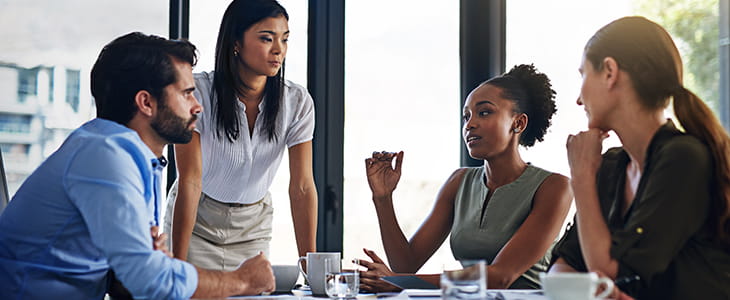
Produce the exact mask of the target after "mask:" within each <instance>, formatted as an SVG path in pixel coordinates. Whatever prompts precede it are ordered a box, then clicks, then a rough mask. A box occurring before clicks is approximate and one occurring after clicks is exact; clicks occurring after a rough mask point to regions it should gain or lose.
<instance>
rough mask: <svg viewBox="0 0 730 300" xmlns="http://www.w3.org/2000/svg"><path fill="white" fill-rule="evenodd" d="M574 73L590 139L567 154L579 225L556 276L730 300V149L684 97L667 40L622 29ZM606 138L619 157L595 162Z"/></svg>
mask: <svg viewBox="0 0 730 300" xmlns="http://www.w3.org/2000/svg"><path fill="white" fill-rule="evenodd" d="M580 73H581V75H582V77H583V84H582V87H581V92H580V97H579V98H578V104H579V105H584V107H585V111H586V113H587V115H588V128H589V129H588V130H587V131H583V132H580V133H578V134H576V135H570V136H569V137H568V140H567V143H566V144H567V149H568V161H569V163H570V169H571V178H572V179H571V187H572V188H573V192H574V196H575V202H576V208H577V214H576V220H575V226H573V227H572V228H571V229H570V230H569V231H568V233H567V234H566V235H565V236H564V237H563V239H562V240H561V241H560V243H559V245H558V246H557V247H556V251H555V254H556V257H557V259H556V261H555V263H554V265H553V266H552V268H551V272H561V271H563V272H571V271H572V272H575V271H581V272H585V271H592V272H598V273H600V274H603V275H605V276H608V277H610V278H612V279H614V280H616V283H617V285H618V286H619V287H620V289H621V290H622V291H623V292H625V293H626V294H628V295H629V296H632V297H636V298H638V299H730V248H729V245H730V239H729V236H728V234H730V228H729V225H728V224H729V223H728V214H729V211H728V207H729V205H728V201H730V162H729V161H728V155H730V143H729V142H730V139H729V138H728V135H727V133H726V132H725V130H724V129H723V127H722V126H721V125H720V123H719V122H718V120H717V118H716V117H715V116H714V115H713V113H712V111H711V110H710V109H709V108H708V107H707V105H705V104H704V103H703V102H702V101H701V100H700V99H698V98H697V96H695V95H694V94H693V93H692V92H690V91H689V90H687V89H686V88H684V86H683V84H682V61H681V59H680V56H679V52H678V51H677V48H676V46H675V45H674V42H673V41H672V38H671V37H670V36H669V34H668V33H667V32H666V31H665V30H664V29H663V28H662V27H661V26H659V25H657V24H656V23H654V22H651V21H649V20H647V19H645V18H642V17H626V18H622V19H618V20H616V21H613V22H612V23H610V24H608V25H606V26H604V27H603V28H601V29H600V30H599V31H598V32H597V33H596V34H595V35H594V36H593V37H592V38H591V39H590V40H589V41H588V43H587V45H586V47H585V49H584V56H583V62H582V64H581V67H580ZM670 101H673V102H674V106H673V108H674V112H675V114H676V116H677V121H678V122H679V125H680V126H681V127H682V128H683V130H682V129H679V128H678V127H677V126H675V124H674V122H673V121H671V120H668V119H666V117H665V116H664V109H665V108H666V107H667V106H668V105H669V103H670ZM610 131H613V132H614V133H615V134H616V135H618V137H619V139H620V140H621V143H622V144H623V145H622V147H619V148H612V149H609V150H608V151H606V152H605V153H604V154H603V155H601V142H602V140H603V139H604V138H606V137H607V136H608V133H609V132H610ZM621 295H625V294H623V293H621Z"/></svg>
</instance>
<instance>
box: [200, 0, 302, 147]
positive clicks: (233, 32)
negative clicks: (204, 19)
mask: <svg viewBox="0 0 730 300" xmlns="http://www.w3.org/2000/svg"><path fill="white" fill-rule="evenodd" d="M279 16H284V17H285V18H286V19H287V20H289V14H288V13H287V12H286V9H284V7H283V6H281V5H280V4H279V3H278V2H276V0H234V1H233V2H231V4H230V5H228V8H227V9H226V12H225V13H224V14H223V20H222V21H221V27H220V30H219V31H218V42H217V44H216V46H215V76H214V77H213V86H212V88H211V98H212V99H215V101H214V102H213V105H212V107H213V111H212V112H213V115H214V116H215V120H216V121H215V122H216V127H217V129H218V130H217V131H216V136H217V137H218V138H220V137H221V134H222V133H225V135H226V137H227V138H228V140H229V141H230V142H233V141H234V140H236V139H238V137H239V136H240V135H241V116H240V111H239V109H238V103H237V102H238V99H237V94H238V93H245V90H246V89H248V88H249V87H248V86H247V85H246V83H245V82H243V80H241V78H240V77H239V75H238V69H237V67H238V58H237V57H236V56H235V55H234V54H233V50H234V46H235V43H236V41H239V40H242V37H243V33H244V32H245V31H246V30H247V29H248V28H249V27H251V26H252V25H253V24H256V23H258V22H260V21H261V20H263V19H266V18H270V17H273V18H276V17H279ZM239 85H240V86H243V87H244V90H243V91H240V90H237V89H236V88H235V87H236V86H239ZM283 93H284V63H283V62H282V64H281V69H279V72H278V73H277V74H276V75H275V76H272V77H267V78H266V86H265V87H264V99H263V101H264V106H263V109H262V110H263V111H262V113H263V126H264V133H265V134H266V135H267V136H268V138H269V140H270V141H274V140H276V139H277V134H276V117H277V115H278V114H279V106H280V105H281V99H282V96H283ZM244 96H245V95H244ZM244 128H248V127H247V125H244ZM247 131H248V129H246V130H244V132H247Z"/></svg>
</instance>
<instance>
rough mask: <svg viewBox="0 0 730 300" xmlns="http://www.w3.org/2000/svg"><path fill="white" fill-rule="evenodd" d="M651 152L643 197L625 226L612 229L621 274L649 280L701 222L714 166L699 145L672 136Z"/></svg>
mask: <svg viewBox="0 0 730 300" xmlns="http://www.w3.org/2000/svg"><path fill="white" fill-rule="evenodd" d="M652 155H656V156H657V158H656V159H655V160H653V165H652V166H648V167H649V168H650V169H649V171H648V172H650V173H649V175H648V176H649V177H648V178H647V180H646V184H645V186H643V187H639V191H638V192H637V194H639V193H641V195H642V196H641V198H640V199H636V200H634V201H637V202H638V203H634V206H633V208H632V212H631V216H630V218H629V219H628V220H627V222H626V224H625V226H624V227H623V228H621V229H619V230H614V231H613V232H612V236H611V238H612V246H611V250H610V253H611V256H612V257H614V258H615V259H616V260H617V261H618V262H619V272H618V273H619V276H630V275H639V276H640V277H641V278H642V281H644V282H646V283H647V284H648V283H649V281H650V280H651V279H652V277H653V276H654V275H655V274H657V273H661V272H664V271H665V270H666V269H667V267H668V266H669V264H670V263H671V262H672V260H673V259H674V258H675V257H676V255H677V254H678V253H679V251H680V250H681V249H682V248H683V247H684V245H685V243H686V242H687V241H688V240H689V239H690V238H691V237H692V236H693V234H695V233H696V232H697V231H698V230H700V229H701V227H702V226H703V225H704V224H705V222H706V220H707V217H708V210H709V206H710V201H711V195H710V190H711V183H710V180H711V174H712V164H711V158H710V155H709V152H708V150H707V149H706V147H705V146H704V145H703V144H701V143H700V142H699V141H697V140H696V139H694V138H692V137H689V136H682V137H676V138H674V139H673V141H672V142H670V143H667V144H666V145H665V146H664V147H663V148H662V149H659V150H657V152H655V153H653V154H652Z"/></svg>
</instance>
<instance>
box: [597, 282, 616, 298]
mask: <svg viewBox="0 0 730 300" xmlns="http://www.w3.org/2000/svg"><path fill="white" fill-rule="evenodd" d="M602 284H605V285H606V288H605V289H604V290H603V292H602V293H600V294H598V295H596V297H595V299H603V298H606V297H608V295H610V294H611V293H613V289H614V288H615V287H614V284H613V280H611V278H608V277H601V278H598V285H599V286H600V285H602Z"/></svg>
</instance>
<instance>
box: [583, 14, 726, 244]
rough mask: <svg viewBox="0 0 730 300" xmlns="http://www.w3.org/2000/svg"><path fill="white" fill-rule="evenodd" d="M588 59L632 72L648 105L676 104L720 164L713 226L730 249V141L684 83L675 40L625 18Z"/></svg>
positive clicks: (599, 36) (597, 41) (600, 35)
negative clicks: (610, 62)
mask: <svg viewBox="0 0 730 300" xmlns="http://www.w3.org/2000/svg"><path fill="white" fill-rule="evenodd" d="M585 57H586V59H588V60H589V61H590V62H591V64H592V65H593V67H594V68H595V69H596V70H601V69H602V68H603V64H602V61H603V59H604V58H606V57H612V58H613V59H615V60H616V62H617V63H618V65H619V68H620V69H621V70H624V71H626V72H627V73H629V75H630V78H631V83H632V84H633V86H634V88H635V89H636V92H637V93H638V94H639V96H640V98H641V100H642V101H643V102H642V105H643V106H644V107H646V108H649V109H660V108H664V107H666V106H667V105H668V104H669V98H670V97H672V98H673V99H674V113H675V114H676V115H677V118H678V119H679V122H680V123H681V124H682V127H684V129H685V132H687V133H688V134H690V135H692V136H695V137H696V138H698V139H700V140H701V141H702V142H703V143H705V144H706V145H707V146H708V148H709V150H710V153H711V154H712V158H713V161H714V162H715V168H714V173H715V174H714V175H715V176H713V180H714V181H715V182H713V186H714V187H716V189H717V190H716V191H714V195H715V196H716V197H715V198H716V199H717V200H716V201H715V202H714V203H713V204H712V212H711V213H712V216H711V217H712V219H711V220H710V221H711V222H712V227H713V229H714V230H715V231H716V236H717V237H718V240H719V241H721V242H722V243H723V244H724V245H725V246H726V247H728V248H730V158H729V157H728V155H730V137H728V135H727V132H725V129H724V128H723V127H722V125H721V124H720V121H719V120H718V119H717V117H715V114H713V113H712V110H710V108H709V107H708V106H707V105H706V104H705V103H704V102H703V101H702V100H701V99H699V98H698V97H697V96H696V95H695V94H694V93H692V92H691V91H689V90H687V89H686V88H685V87H684V85H683V84H682V59H681V58H680V56H679V51H678V50H677V47H676V46H675V45H674V42H673V41H672V38H671V36H670V35H669V33H667V31H666V30H664V28H662V27H661V26H659V25H658V24H656V23H654V22H652V21H649V20H647V19H645V18H642V17H625V18H621V19H618V20H616V21H613V22H611V23H610V24H608V25H606V26H604V27H603V28H601V29H600V30H599V31H598V32H596V34H595V35H594V36H593V37H592V38H591V39H590V40H589V41H588V43H587V44H586V47H585Z"/></svg>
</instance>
